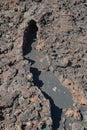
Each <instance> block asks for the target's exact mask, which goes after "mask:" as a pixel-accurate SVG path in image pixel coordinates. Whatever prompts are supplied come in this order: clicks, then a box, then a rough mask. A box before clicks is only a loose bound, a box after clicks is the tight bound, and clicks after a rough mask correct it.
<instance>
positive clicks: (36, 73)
mask: <svg viewBox="0 0 87 130" xmlns="http://www.w3.org/2000/svg"><path fill="white" fill-rule="evenodd" d="M30 72H31V73H32V74H33V82H34V85H36V86H38V88H39V89H40V88H41V87H42V86H43V82H42V81H41V80H39V76H40V74H41V71H39V70H38V69H37V68H33V67H31V68H30Z"/></svg>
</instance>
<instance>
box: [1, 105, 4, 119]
mask: <svg viewBox="0 0 87 130" xmlns="http://www.w3.org/2000/svg"><path fill="white" fill-rule="evenodd" d="M2 109H4V107H2V106H0V121H3V120H4V116H3V113H2Z"/></svg>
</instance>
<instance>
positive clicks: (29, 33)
mask: <svg viewBox="0 0 87 130" xmlns="http://www.w3.org/2000/svg"><path fill="white" fill-rule="evenodd" d="M37 31H38V27H37V25H36V22H35V21H34V20H31V21H30V22H29V23H28V26H27V27H26V28H25V31H24V36H23V46H22V50H23V56H25V55H27V54H28V53H30V52H31V50H32V47H31V45H32V43H33V42H34V41H35V40H36V39H37Z"/></svg>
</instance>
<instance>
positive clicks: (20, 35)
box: [0, 0, 87, 130]
mask: <svg viewBox="0 0 87 130" xmlns="http://www.w3.org/2000/svg"><path fill="white" fill-rule="evenodd" d="M28 35H29V38H28V39H27V37H28ZM35 38H36V39H37V40H38V44H37V46H36V50H37V51H40V52H42V53H43V54H46V55H47V56H48V59H49V65H48V69H46V71H51V72H52V73H54V75H55V76H57V77H58V79H59V80H60V82H61V83H62V84H63V85H64V86H65V87H67V88H68V89H69V90H70V92H71V94H72V97H73V102H74V104H73V107H74V108H73V110H70V109H69V110H68V111H67V112H66V115H67V117H68V116H69V117H72V116H73V117H74V119H75V120H79V122H80V124H79V123H78V122H77V123H73V124H71V125H72V130H84V129H85V130H86V129H87V126H86V125H85V123H84V125H81V121H84V122H87V0H0V130H43V129H45V130H48V129H49V130H51V129H53V128H52V118H51V109H50V102H49V100H48V99H46V97H45V96H44V94H43V93H42V92H41V90H40V89H39V88H38V87H37V86H35V85H34V82H33V75H32V73H31V72H30V66H31V65H30V64H29V59H27V58H26V57H25V56H26V55H27V54H28V53H29V52H30V51H31V49H30V48H29V45H28V43H29V42H30V43H29V44H32V42H33V40H34V39H35ZM63 123H65V120H64V121H63ZM80 128H81V129H80ZM64 129H65V130H66V129H67V130H68V128H66V127H65V126H63V129H61V130H64ZM54 130H55V129H54Z"/></svg>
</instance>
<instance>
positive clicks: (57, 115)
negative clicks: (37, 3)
mask: <svg viewBox="0 0 87 130" xmlns="http://www.w3.org/2000/svg"><path fill="white" fill-rule="evenodd" d="M37 31H38V27H37V25H36V21H34V20H31V21H30V22H29V23H28V26H27V27H26V29H25V31H24V36H23V48H22V50H23V57H25V56H26V55H30V54H31V52H33V48H32V44H33V43H34V42H35V41H37ZM29 57H30V56H29ZM34 57H35V56H34ZM30 58H31V57H30ZM30 58H29V61H30V62H31V67H30V72H31V73H32V74H33V82H34V85H35V86H37V87H38V88H39V89H40V90H41V92H42V93H43V95H44V96H45V98H46V99H48V100H49V101H50V105H51V118H52V122H53V124H52V130H58V128H59V126H60V121H61V116H62V109H61V108H59V107H58V106H57V105H55V103H54V102H55V101H54V99H53V97H51V96H49V94H48V93H47V92H45V91H43V90H42V89H41V88H42V87H43V85H44V84H45V82H43V80H40V75H41V74H42V73H43V72H42V71H41V70H39V68H38V67H37V66H33V65H35V63H36V62H37V61H36V59H35V58H33V59H32V58H31V59H30ZM47 80H48V79H47ZM53 82H55V81H53Z"/></svg>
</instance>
